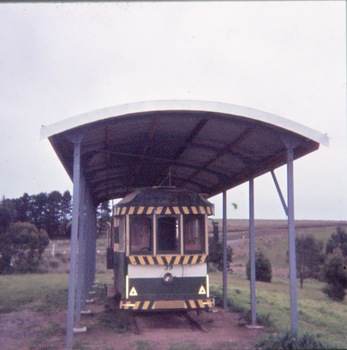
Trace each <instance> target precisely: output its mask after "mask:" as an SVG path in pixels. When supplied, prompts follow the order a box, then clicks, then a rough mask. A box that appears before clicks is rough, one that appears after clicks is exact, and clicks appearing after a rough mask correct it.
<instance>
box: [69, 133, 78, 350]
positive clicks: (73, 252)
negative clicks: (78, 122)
mask: <svg viewBox="0 0 347 350" xmlns="http://www.w3.org/2000/svg"><path fill="white" fill-rule="evenodd" d="M80 162H81V140H80V139H79V140H75V142H74V158H73V204H72V227H71V241H70V273H69V293H68V312H67V329H66V348H67V349H68V350H70V349H72V345H73V344H72V342H73V326H74V313H75V290H76V257H77V240H78V225H79V208H80V173H81V164H80Z"/></svg>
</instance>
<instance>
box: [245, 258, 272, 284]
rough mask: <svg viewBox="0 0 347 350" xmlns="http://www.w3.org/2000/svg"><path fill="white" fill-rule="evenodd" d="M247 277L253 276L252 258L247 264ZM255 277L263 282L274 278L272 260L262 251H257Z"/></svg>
mask: <svg viewBox="0 0 347 350" xmlns="http://www.w3.org/2000/svg"><path fill="white" fill-rule="evenodd" d="M246 274H247V279H248V280H250V278H251V262H250V259H249V260H248V262H247V265H246ZM255 279H256V281H261V282H271V279H272V267H271V263H270V260H269V259H268V258H267V257H266V256H265V254H264V253H263V252H261V251H256V253H255Z"/></svg>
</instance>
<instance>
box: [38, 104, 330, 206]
mask: <svg viewBox="0 0 347 350" xmlns="http://www.w3.org/2000/svg"><path fill="white" fill-rule="evenodd" d="M140 106H141V104H140ZM140 106H139V105H138V104H134V105H133V106H132V105H129V106H128V107H127V108H124V107H122V108H120V107H115V108H114V109H112V108H109V109H105V110H104V112H105V115H103V114H102V111H97V112H95V113H94V114H93V113H88V115H86V116H85V117H84V118H82V117H81V116H78V117H76V120H71V119H70V120H68V122H66V125H67V128H64V122H61V123H58V124H57V125H54V126H51V127H48V130H45V128H43V131H42V135H43V137H44V136H45V135H46V136H48V137H49V140H50V142H51V143H52V146H53V148H54V150H55V151H56V153H57V154H58V156H59V158H60V160H61V162H62V163H63V165H64V167H65V169H66V170H67V172H68V174H69V175H70V177H72V169H73V138H74V137H75V136H76V135H77V136H79V135H83V138H82V142H81V166H82V171H83V173H84V175H85V178H86V180H87V184H88V188H89V190H90V191H91V193H92V196H93V198H94V200H95V202H96V203H98V202H101V201H104V200H108V199H112V198H122V197H124V196H125V195H126V194H128V193H129V192H131V191H133V190H134V189H136V188H141V187H148V186H159V185H168V184H170V185H173V186H178V187H182V188H187V189H189V190H192V191H194V192H201V193H206V194H207V195H208V196H212V195H215V194H217V193H219V192H221V191H223V190H227V189H229V188H232V187H235V186H237V185H239V184H241V183H243V182H245V181H247V180H249V179H250V178H251V177H257V176H259V175H261V174H263V173H265V172H267V171H270V170H272V169H275V168H277V167H279V166H281V165H283V164H285V163H286V151H287V144H288V142H289V143H290V144H291V145H292V146H293V148H294V157H295V158H299V157H301V156H303V155H305V154H308V153H310V152H312V151H314V150H316V149H317V148H318V147H319V141H322V142H323V143H327V142H328V141H327V137H326V136H325V135H321V134H319V133H317V132H315V131H313V130H312V132H311V131H310V129H308V128H305V127H302V126H300V125H297V124H295V123H292V122H289V121H286V120H285V119H283V118H280V117H276V116H273V115H268V122H267V121H266V120H267V119H266V114H265V113H264V112H259V113H257V111H254V110H248V109H244V115H240V114H238V115H235V114H234V112H235V111H237V112H240V111H242V108H241V107H235V106H233V105H226V104H215V103H211V104H208V103H206V102H202V103H199V102H196V101H191V103H190V104H189V103H188V102H187V101H182V102H180V101H175V102H174V103H173V101H168V102H167V109H165V108H164V107H165V103H164V102H163V101H160V102H153V103H152V104H150V103H146V104H144V105H143V106H145V110H144V111H143V112H141V111H140ZM150 106H152V107H150ZM199 106H200V107H199ZM193 107H195V108H197V109H194V108H193ZM185 108H186V109H185ZM213 108H216V109H217V110H216V111H215V112H214V111H213ZM124 110H126V111H128V112H130V113H129V114H121V113H120V112H119V111H124ZM220 110H223V113H221V111H220ZM228 110H229V111H230V113H226V111H228ZM131 111H136V112H133V113H131ZM249 111H251V112H249ZM112 112H114V113H112ZM107 113H109V114H108V115H107ZM252 113H253V115H252ZM258 114H259V115H260V117H259V118H258ZM276 118H277V119H276ZM72 119H73V118H72ZM78 120H83V122H81V123H80V124H79V122H78ZM274 121H275V122H276V121H278V123H277V124H273V122H274ZM71 125H73V127H72V128H71ZM285 127H288V128H287V129H286V128H285ZM55 130H56V131H59V132H57V133H55V132H54V131H55ZM300 131H304V132H305V134H304V135H302V134H300V133H299V132H300ZM310 135H312V138H311V137H310ZM318 139H319V140H318Z"/></svg>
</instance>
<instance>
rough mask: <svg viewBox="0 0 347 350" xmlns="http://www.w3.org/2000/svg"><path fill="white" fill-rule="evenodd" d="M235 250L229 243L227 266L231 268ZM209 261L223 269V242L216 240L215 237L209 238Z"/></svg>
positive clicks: (220, 269)
mask: <svg viewBox="0 0 347 350" xmlns="http://www.w3.org/2000/svg"><path fill="white" fill-rule="evenodd" d="M232 255H233V250H232V248H231V247H230V246H229V245H228V252H227V268H228V270H229V267H230V263H231V262H232ZM207 262H208V263H211V264H213V265H214V266H215V267H216V268H217V269H218V270H219V271H222V270H223V244H222V243H219V242H216V241H214V240H213V239H210V240H209V255H208V260H207Z"/></svg>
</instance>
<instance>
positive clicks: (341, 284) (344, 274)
mask: <svg viewBox="0 0 347 350" xmlns="http://www.w3.org/2000/svg"><path fill="white" fill-rule="evenodd" d="M323 275H324V279H325V281H326V282H327V285H326V287H325V288H324V289H323V292H324V293H325V294H327V295H328V297H329V298H331V299H333V300H336V301H342V300H343V299H344V298H345V295H346V292H345V289H346V288H347V271H346V269H345V258H344V256H343V255H342V253H341V251H340V250H338V249H337V250H335V251H334V254H332V255H331V256H330V257H329V258H328V260H327V262H326V264H325V266H324V269H323Z"/></svg>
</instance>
